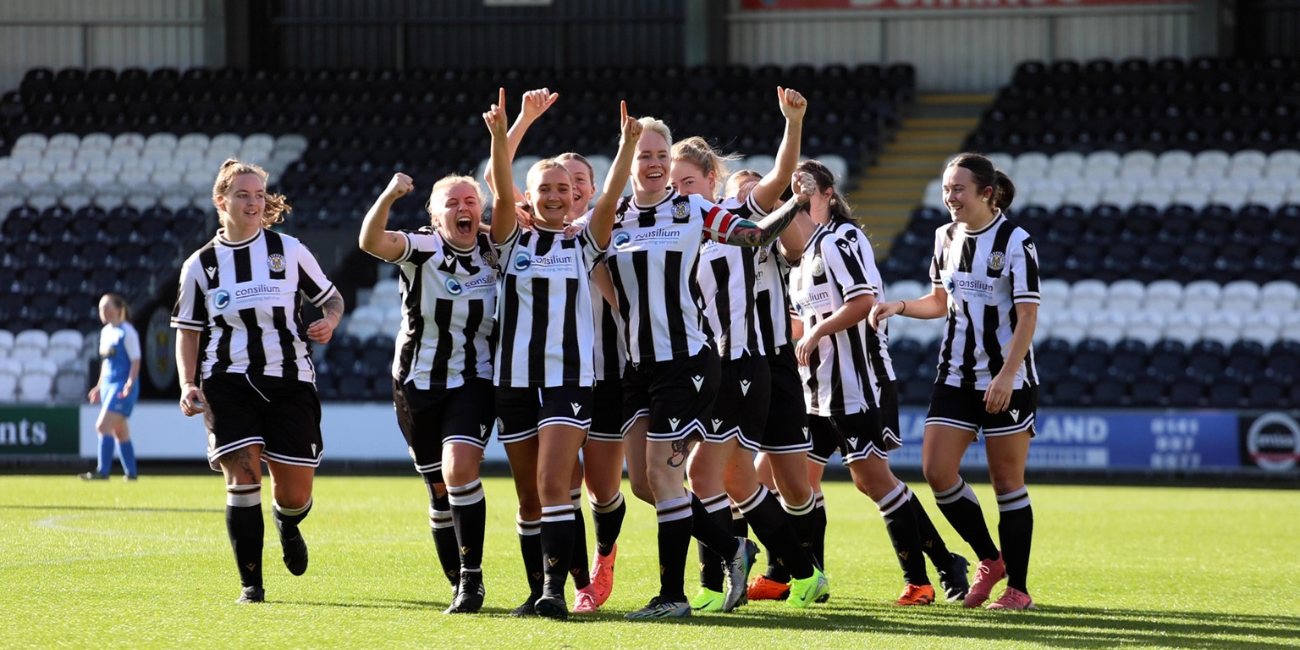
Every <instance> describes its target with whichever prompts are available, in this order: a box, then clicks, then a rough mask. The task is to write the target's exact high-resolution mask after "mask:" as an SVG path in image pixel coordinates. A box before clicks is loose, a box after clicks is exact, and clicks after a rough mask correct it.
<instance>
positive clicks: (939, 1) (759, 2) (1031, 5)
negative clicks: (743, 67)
mask: <svg viewBox="0 0 1300 650" xmlns="http://www.w3.org/2000/svg"><path fill="white" fill-rule="evenodd" d="M1192 2H1193V0H741V8H742V9H744V10H745V11H783V10H784V11H817V10H844V9H860V10H867V11H879V10H893V9H907V10H915V9H934V10H944V9H1055V8H1060V7H1096V6H1114V5H1186V4H1192Z"/></svg>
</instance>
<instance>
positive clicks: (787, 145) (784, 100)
mask: <svg viewBox="0 0 1300 650" xmlns="http://www.w3.org/2000/svg"><path fill="white" fill-rule="evenodd" d="M776 96H777V100H778V101H779V102H780V105H781V114H782V115H784V116H785V135H783V136H782V137H781V147H780V148H779V149H777V150H776V166H775V167H773V168H772V171H770V172H768V173H767V175H766V176H764V177H763V179H762V180H760V181H759V182H758V185H755V186H754V189H753V190H752V191H751V192H750V196H752V197H754V204H755V205H757V206H758V207H760V208H762V209H763V210H771V209H772V208H774V207H776V202H777V201H779V200H780V199H781V192H783V191H784V190H785V184H786V182H787V179H789V178H790V175H791V174H793V173H794V168H795V166H796V165H798V164H799V149H800V141H801V139H802V138H803V116H804V114H805V113H806V112H807V111H808V101H807V100H805V99H804V97H803V95H800V94H799V92H798V91H796V90H792V89H789V88H781V87H780V86H777V89H776ZM783 239H784V238H783ZM800 248H802V247H800Z"/></svg>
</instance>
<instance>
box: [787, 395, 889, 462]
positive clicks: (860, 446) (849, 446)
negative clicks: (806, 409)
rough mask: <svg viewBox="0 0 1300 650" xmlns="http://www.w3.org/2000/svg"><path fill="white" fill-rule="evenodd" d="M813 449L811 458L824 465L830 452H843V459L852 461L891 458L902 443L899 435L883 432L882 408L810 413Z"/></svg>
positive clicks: (809, 455)
mask: <svg viewBox="0 0 1300 650" xmlns="http://www.w3.org/2000/svg"><path fill="white" fill-rule="evenodd" d="M808 428H809V429H810V430H811V432H812V439H813V451H811V452H809V453H808V459H809V460H811V461H814V462H818V463H821V464H823V465H825V464H826V463H827V462H828V460H829V459H830V456H831V454H833V453H835V452H836V451H839V452H840V457H841V460H842V461H843V463H844V464H845V465H850V464H852V463H855V462H857V461H860V460H864V459H866V458H868V457H870V456H876V457H877V458H883V459H888V458H889V452H891V451H893V450H895V449H898V448H899V447H901V446H902V445H901V444H900V443H899V442H898V439H897V438H888V437H886V436H885V435H884V427H883V426H882V425H881V412H880V409H876V408H869V409H867V410H865V411H862V412H860V413H851V414H848V415H831V416H819V415H810V416H808Z"/></svg>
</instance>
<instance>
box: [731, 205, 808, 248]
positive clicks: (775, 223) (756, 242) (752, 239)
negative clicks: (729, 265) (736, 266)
mask: <svg viewBox="0 0 1300 650" xmlns="http://www.w3.org/2000/svg"><path fill="white" fill-rule="evenodd" d="M797 214H799V204H798V203H796V202H795V201H794V200H793V199H791V200H790V201H786V203H785V205H783V206H781V207H780V208H778V209H777V211H776V212H773V213H772V214H769V215H767V216H766V217H764V218H763V219H762V220H761V221H759V222H758V223H754V222H752V221H749V220H748V219H743V220H741V222H740V223H738V224H736V227H735V229H733V230H732V231H731V235H730V236H728V237H727V243H728V244H731V245H733V246H766V245H768V244H770V243H772V242H774V241H776V238H777V237H779V236H781V231H783V230H785V229H786V227H787V226H789V225H790V223H791V222H793V221H794V218H795V215H797Z"/></svg>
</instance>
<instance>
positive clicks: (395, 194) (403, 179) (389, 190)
mask: <svg viewBox="0 0 1300 650" xmlns="http://www.w3.org/2000/svg"><path fill="white" fill-rule="evenodd" d="M414 189H415V183H414V181H412V180H411V177H410V176H407V175H406V174H403V173H402V172H397V173H396V174H393V180H391V181H388V187H386V188H384V196H386V197H388V198H390V199H393V200H394V201H395V200H397V199H400V198H402V197H403V196H406V195H407V194H410V193H411V190H414Z"/></svg>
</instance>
